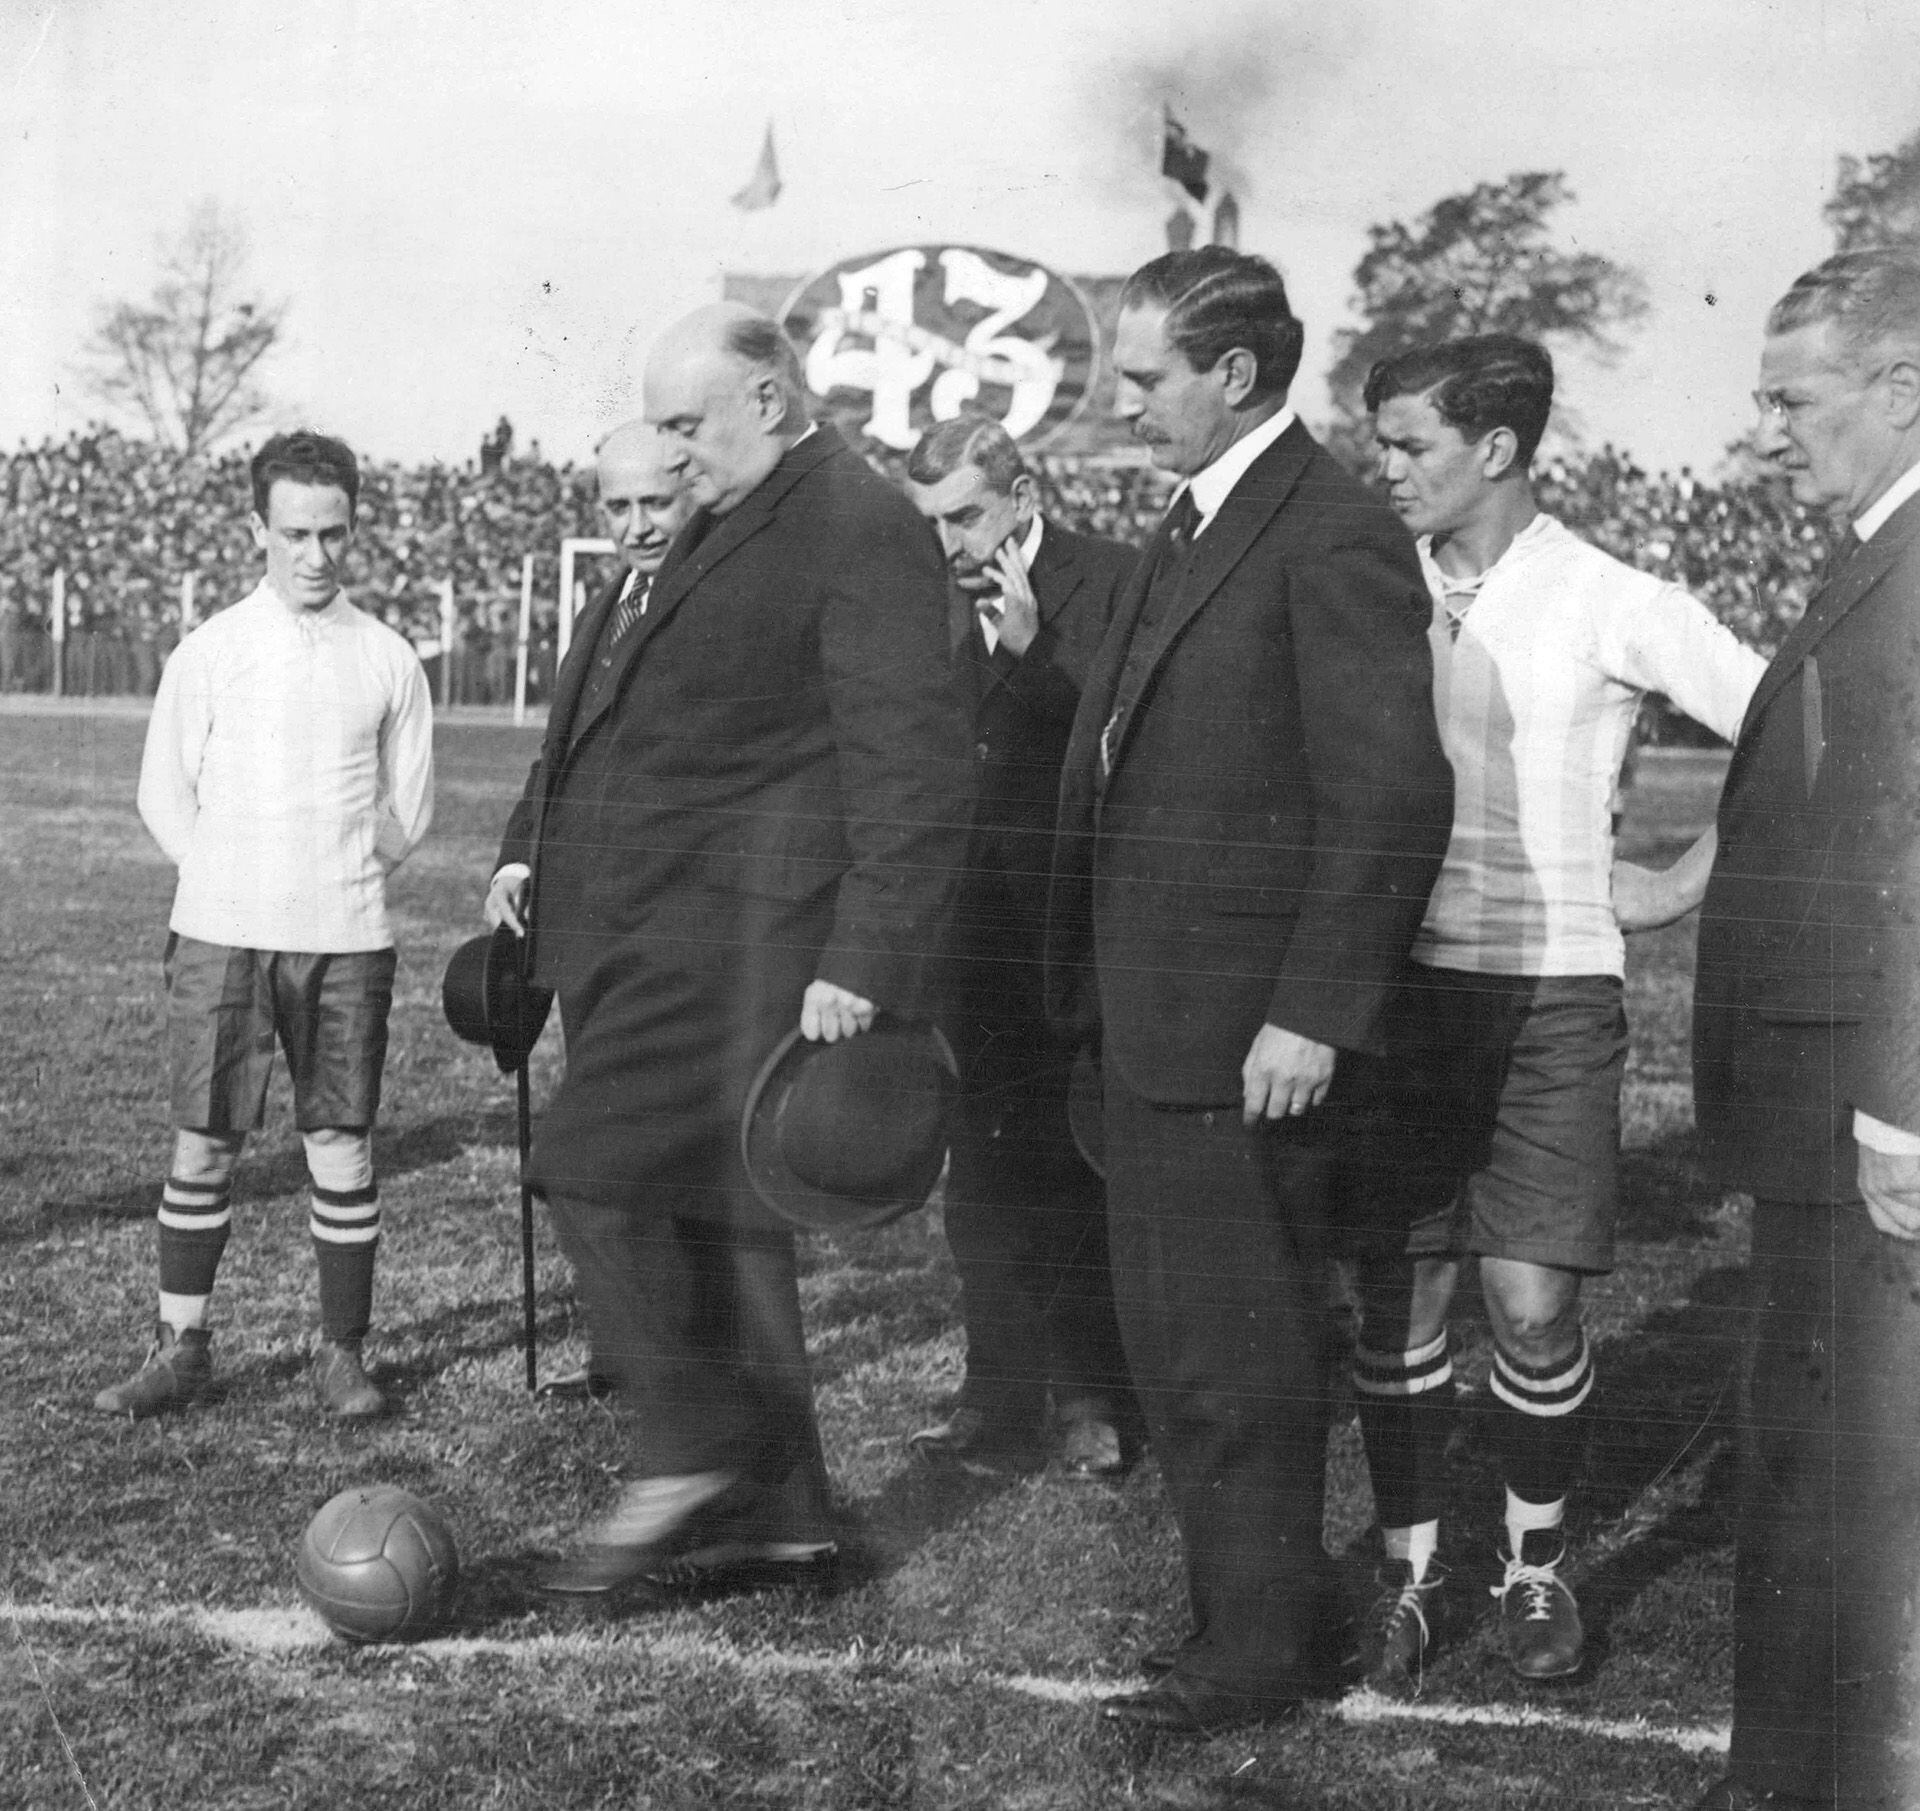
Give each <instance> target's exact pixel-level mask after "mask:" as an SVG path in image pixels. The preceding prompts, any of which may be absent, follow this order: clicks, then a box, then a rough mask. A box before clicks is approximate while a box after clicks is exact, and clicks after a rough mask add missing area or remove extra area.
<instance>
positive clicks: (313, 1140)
mask: <svg viewBox="0 0 1920 1811" xmlns="http://www.w3.org/2000/svg"><path fill="white" fill-rule="evenodd" d="M300 1139H301V1142H302V1143H303V1144H304V1145H305V1146H306V1151H307V1174H308V1175H310V1176H311V1177H312V1178H313V1180H314V1182H315V1183H316V1184H318V1185H319V1186H320V1187H321V1188H324V1189H333V1190H336V1191H338V1192H342V1193H344V1192H347V1191H349V1190H353V1189H364V1188H370V1187H372V1185H373V1129H372V1127H370V1126H318V1127H315V1128H314V1129H313V1130H312V1131H309V1132H302V1133H301V1134H300Z"/></svg>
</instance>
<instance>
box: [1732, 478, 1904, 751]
mask: <svg viewBox="0 0 1920 1811" xmlns="http://www.w3.org/2000/svg"><path fill="white" fill-rule="evenodd" d="M1916 537H1920V497H1911V498H1909V499H1908V500H1907V501H1906V502H1905V503H1903V504H1901V505H1900V507H1899V508H1898V509H1896V510H1895V511H1894V512H1893V514H1892V516H1891V517H1890V518H1889V519H1888V520H1887V521H1886V523H1885V524H1883V525H1882V527H1881V530H1880V532H1879V533H1878V534H1877V535H1875V536H1874V537H1873V539H1872V540H1871V541H1868V542H1866V543H1864V544H1863V545H1862V546H1860V547H1857V548H1855V549H1854V552H1853V557H1852V558H1851V559H1849V560H1847V561H1846V563H1845V564H1844V565H1842V566H1841V568H1840V570H1839V571H1838V572H1836V573H1835V574H1834V575H1833V577H1832V578H1831V579H1829V580H1828V581H1827V583H1826V584H1825V585H1823V586H1822V587H1821V588H1820V590H1819V591H1818V592H1816V593H1815V594H1814V598H1813V601H1812V602H1811V603H1810V604H1808V605H1807V611H1806V614H1805V615H1804V616H1802V617H1801V619H1800V620H1799V621H1798V622H1797V623H1795V624H1794V626H1793V630H1792V632H1791V633H1790V634H1789V635H1788V636H1787V639H1786V640H1785V641H1783V642H1782V643H1781V644H1780V652H1779V653H1777V654H1776V655H1774V657H1773V661H1772V664H1771V665H1769V666H1768V668H1767V670H1766V672H1765V673H1763V674H1762V675H1761V677H1760V684H1759V685H1758V687H1756V688H1755V691H1754V694H1753V698H1752V701H1751V702H1750V703H1749V704H1748V706H1747V715H1746V720H1745V722H1744V723H1743V724H1742V725H1741V735H1742V738H1743V739H1744V737H1745V735H1746V732H1747V729H1748V727H1749V726H1751V725H1752V724H1755V723H1758V722H1759V720H1760V713H1761V712H1762V711H1764V710H1765V709H1766V707H1767V706H1768V705H1769V704H1771V703H1772V702H1773V700H1774V699H1775V698H1776V697H1777V696H1778V695H1779V693H1780V689H1781V688H1782V687H1783V686H1784V685H1785V684H1786V683H1787V681H1788V680H1789V679H1790V678H1792V676H1793V675H1794V674H1795V673H1796V672H1798V671H1799V670H1800V668H1801V666H1802V665H1803V664H1804V663H1805V662H1806V659H1807V657H1808V655H1810V654H1811V653H1812V652H1813V650H1814V649H1815V648H1816V647H1818V646H1819V645H1820V643H1821V642H1822V641H1823V640H1824V639H1825V638H1826V637H1827V636H1828V635H1829V634H1831V633H1832V631H1833V629H1834V626H1835V625H1836V624H1837V623H1839V622H1840V621H1841V619H1842V618H1843V617H1845V616H1846V615H1847V613H1848V612H1849V611H1850V610H1852V609H1853V608H1854V607H1855V606H1856V605H1857V604H1859V603H1860V601H1861V600H1862V599H1863V598H1864V597H1865V596H1866V595H1867V593H1868V592H1870V591H1871V590H1872V589H1873V588H1874V586H1875V585H1877V584H1879V582H1880V581H1881V580H1882V579H1883V578H1885V577H1886V576H1887V574H1888V573H1889V572H1890V571H1892V570H1893V567H1894V564H1895V562H1896V561H1897V560H1898V559H1899V558H1900V556H1901V555H1902V554H1903V553H1905V552H1906V550H1907V547H1908V545H1909V543H1911V542H1912V541H1913V540H1914V539H1915V538H1916Z"/></svg>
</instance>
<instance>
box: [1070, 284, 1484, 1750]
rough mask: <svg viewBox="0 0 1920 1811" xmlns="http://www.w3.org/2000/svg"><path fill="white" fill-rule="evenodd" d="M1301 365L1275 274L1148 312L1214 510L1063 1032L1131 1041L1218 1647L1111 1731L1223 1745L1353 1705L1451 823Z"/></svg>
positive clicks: (1412, 624) (1151, 1373)
mask: <svg viewBox="0 0 1920 1811" xmlns="http://www.w3.org/2000/svg"><path fill="white" fill-rule="evenodd" d="M1301 339H1302V331H1301V327H1300V323H1299V321H1298V320H1297V319H1295V317H1294V315H1293V313H1292V310H1291V309H1290V308H1289V306H1288V304H1287V295H1286V289H1285V286H1284V285H1283V284H1282V282H1281V280H1280V276H1279V274H1278V272H1276V271H1275V270H1274V268H1273V266H1272V265H1271V264H1269V263H1268V262H1267V261H1266V260H1265V259H1263V258H1256V257H1249V256H1245V255H1243V254H1241V253H1238V252H1231V251H1228V250H1226V249H1224V248H1222V247H1219V246H1209V247H1206V248H1204V249H1201V250H1195V251H1191V252H1174V253H1169V254H1168V255H1167V256H1165V257H1162V258H1157V259H1155V260H1154V261H1153V262H1152V263H1151V264H1148V265H1146V266H1145V267H1144V268H1142V269H1141V270H1138V271H1136V272H1135V273H1134V274H1133V276H1132V277H1130V278H1129V279H1128V281H1127V285H1126V288H1125V290H1124V291H1123V292H1122V297H1121V310H1120V322H1119V331H1118V336H1117V342H1116V346H1115V353H1114V362H1115V364H1116V366H1117V367H1118V371H1119V401H1118V406H1119V410H1120V413H1121V414H1122V415H1123V416H1124V417H1125V418H1126V419H1127V420H1129V421H1130V422H1131V423H1132V424H1133V431H1134V434H1135V436H1136V437H1137V438H1138V439H1140V440H1141V441H1143V442H1144V443H1145V444H1146V445H1147V446H1148V448H1149V449H1150V450H1151V452H1152V454H1153V458H1154V460H1155V463H1157V464H1159V465H1162V466H1165V467H1167V468H1168V469H1170V470H1172V471H1175V472H1178V473H1179V474H1180V475H1181V476H1182V477H1183V478H1184V479H1185V480H1186V484H1185V485H1184V487H1183V490H1182V492H1181V495H1180V496H1179V497H1178V498H1177V499H1176V501H1175V503H1174V506H1173V508H1172V510H1171V511H1170V512H1169V514H1168V518H1167V520H1166V521H1165V522H1164V523H1163V524H1162V525H1161V527H1160V529H1159V531H1158V532H1157V533H1156V534H1155V536H1154V539H1153V541H1152V543H1151V544H1150V545H1149V547H1148V549H1147V552H1146V554H1145V556H1144V558H1143V560H1142V564H1141V571H1140V573H1139V575H1138V576H1137V577H1136V578H1135V580H1134V582H1133V583H1132V585H1131V586H1130V587H1129V588H1128V591H1127V594H1126V596H1125V598H1124V599H1123V600H1122V602H1121V605H1120V608H1119V612H1118V614H1117V615H1116V617H1115V619H1114V624H1113V628H1112V630H1111V631H1110V632H1109V634H1108V636H1107V639H1106V641H1105V643H1104V644H1103V645H1102V647H1101V650H1100V655H1099V658H1098V659H1097V660H1096V661H1095V663H1094V668H1093V671H1092V673H1091V674H1090V675H1089V677H1088V680H1087V684H1086V688H1085V690H1084V691H1083V692H1082V693H1081V697H1080V708H1079V712H1078V715H1077V717H1076V718H1075V721H1074V728H1073V741H1072V745H1071V747H1070V748H1069V751H1068V755H1067V762H1066V767H1065V771H1064V776H1063V780H1062V792H1061V823H1060V835H1059V846H1058V849H1057V851H1056V858H1055V861H1056V872H1055V885H1054V898H1053V906H1052V914H1051V922H1050V925H1049V946H1048V962H1049V970H1050V979H1049V987H1050V990H1051V991H1052V994H1053V1000H1054V1004H1055V1007H1056V1010H1057V1011H1059V1012H1061V1013H1064V1014H1065V1015H1066V1016H1067V1017H1068V1019H1069V1020H1070V1021H1072V1022H1077V1023H1078V1024H1079V1025H1080V1026H1081V1027H1082V1028H1083V1029H1086V1030H1089V1031H1090V1030H1092V1029H1093V1027H1094V1024H1095V1022H1096V1021H1097V1024H1098V1027H1099V1031H1100V1036H1101V1040H1102V1042H1101V1049H1102V1072H1103V1080H1104V1087H1105V1144H1106V1168H1107V1213H1108V1237H1109V1240H1110V1242H1111V1246H1112V1257H1113V1273H1114V1294H1115V1298H1116V1303H1117V1306H1118V1308H1119V1313H1120V1326H1121V1331H1122V1333H1123V1334H1124V1336H1125V1340H1126V1351H1127V1358H1128V1362H1129V1365H1130V1368H1131V1370H1132V1374H1133V1380H1134V1384H1135V1387H1136V1388H1137V1389H1138V1391H1139V1392H1140V1396H1141V1400H1142V1405H1143V1407H1144V1409H1145V1411H1146V1418H1147V1428H1148V1435H1149V1438H1150V1440H1151V1443H1152V1446H1153V1449H1154V1452H1155V1455H1156V1456H1157V1458H1158V1459H1159V1462H1160V1466H1161V1470H1162V1472H1163V1474H1164V1475H1165V1478H1166V1481H1167V1487H1168V1490H1169V1492H1170V1494H1171V1496H1172V1499H1173V1505H1174V1513H1175V1516H1176V1518H1177V1520H1178V1522H1179V1526H1180V1533H1181V1538H1182V1541H1183V1543H1184V1546H1185V1551H1186V1562H1187V1578H1188V1586H1189V1594H1190V1599H1191V1609H1192V1619H1193V1627H1192V1631H1191V1633H1190V1634H1189V1635H1188V1637H1187V1639H1186V1641H1185V1642H1184V1643H1183V1644H1182V1645H1181V1646H1180V1647H1179V1648H1178V1649H1177V1651H1175V1652H1173V1653H1172V1654H1169V1655H1165V1656H1161V1657H1160V1658H1161V1659H1163V1660H1164V1661H1165V1663H1166V1670H1165V1672H1164V1676H1163V1677H1162V1678H1160V1679H1159V1680H1158V1681H1157V1683H1155V1684H1154V1685H1153V1686H1152V1687H1151V1688H1150V1689H1148V1690H1145V1691H1141V1692H1133V1693H1128V1694H1125V1695H1123V1696H1121V1697H1118V1698H1110V1699H1108V1700H1107V1702H1106V1706H1105V1711H1106V1714H1107V1715H1108V1716H1110V1717H1114V1718H1117V1719H1120V1720H1123V1721H1126V1722H1130V1723H1135V1724H1142V1725H1146V1726H1149V1727H1154V1728H1160V1729H1168V1730H1175V1731H1181V1732H1191V1733H1197V1732H1200V1731H1204V1730H1208V1729H1213V1728H1218V1727H1223V1726H1226V1725H1230V1724H1233V1723H1238V1722H1245V1721H1250V1720H1254V1719H1260V1718H1271V1717H1276V1716H1280V1715H1284V1714H1287V1713H1288V1712H1290V1711H1291V1710H1292V1709H1294V1708H1295V1707H1297V1705H1298V1704H1299V1702H1300V1700H1301V1699H1302V1698H1303V1697H1304V1696H1305V1695H1306V1694H1307V1693H1309V1692H1310V1691H1312V1690H1314V1689H1316V1688H1317V1687H1319V1686H1321V1685H1322V1684H1323V1683H1324V1682H1325V1673H1324V1660H1325V1655H1324V1642H1325V1638H1326V1636H1327V1633H1328V1632H1329V1624H1330V1622H1331V1613H1330V1612H1331V1598H1332V1590H1331V1578H1330V1572H1331V1568H1330V1565H1329V1562H1328V1560H1327V1556H1326V1552H1325V1549H1324V1547H1323V1545H1322V1542H1321V1519H1322V1510H1323V1505H1324V1497H1325V1469H1326V1433H1327V1394H1326V1381H1325V1372H1324V1360H1323V1354H1322V1335H1323V1332H1324V1326H1325V1318H1326V1301H1327V1287H1326V1284H1327V1276H1326V1268H1327V1262H1328V1257H1329V1248H1330V1243H1331V1233H1332V1225H1331V1216H1330V1212H1329V1203H1328V1189H1329V1168H1330V1159H1331V1155H1332V1152H1331V1149H1330V1144H1331V1126H1330V1124H1329V1123H1328V1122H1329V1115H1330V1114H1331V1113H1332V1112H1334V1111H1336V1110H1337V1098H1336V1100H1335V1104H1334V1105H1329V1104H1328V1103H1329V1100H1330V1093H1331V1094H1332V1095H1333V1096H1335V1097H1337V1095H1338V1093H1339V1092H1340V1091H1341V1090H1342V1086H1343V1084H1342V1071H1343V1070H1344V1069H1345V1068H1346V1067H1347V1055H1348V1053H1351V1052H1366V1051H1369V1050H1373V1049H1375V1048H1376V1046H1377V1038H1378V1030H1379V1025H1380V1021H1381V1014H1382V1008H1383V1006H1384V1005H1385V1003H1386V999H1387V996H1388V993H1389V990H1390V984H1391V980H1392V977H1393V976H1394V975H1395V973H1396V972H1397V971H1398V970H1399V968H1400V966H1401V964H1402V963H1403V962H1404V961H1405V959H1406V955H1407V950H1408V947H1409V945H1410V944H1411V942H1412V940H1413V935H1414V932H1415V930H1416V929H1417V928H1418V926H1419V923H1420V918H1421V914H1422V911H1423V909H1424V907H1425V905H1426V898H1427V891H1428V888H1429V887H1430V886H1431V885H1432V882H1433V878H1434V875H1435V873H1436V872H1437V870H1438V867H1439V863H1440V857H1441V854H1442V852H1443V851H1444V849H1445V847H1446V841H1447V831H1448V826H1449V823H1450V820H1451V812H1452V777H1451V773H1450V771H1449V769H1448V766H1447V761H1446V757H1445V756H1444V755H1443V754H1442V752H1441V749H1440V743H1439V737H1438V734H1437V732H1436V729H1435V725H1434V718H1433V704H1432V690H1431V688H1432V682H1433V673H1432V663H1431V660H1430V657H1429V654H1428V650H1427V641H1426V629H1427V620H1428V604H1427V598H1426V588H1425V585H1424V583H1423V581H1422V579H1421V576H1420V567H1419V563H1418V561H1417V560H1416V558H1415V555H1414V548H1413V542H1412V540H1411V538H1410V537H1409V536H1408V534H1407V531H1406V530H1405V529H1404V528H1403V527H1402V526H1401V525H1400V523H1399V522H1398V521H1397V520H1395V518H1394V516H1393V514H1392V512H1391V511H1390V510H1388V509H1387V507H1386V505H1385V504H1384V503H1383V502H1381V501H1380V500H1379V499H1377V498H1376V497H1374V496H1372V495H1371V494H1370V493H1369V492H1367V491H1366V490H1365V489H1363V488H1362V487H1361V486H1360V485H1359V484H1358V483H1357V482H1355V481H1354V480H1353V479H1352V478H1350V477H1349V476H1348V475H1347V474H1346V473H1345V472H1344V471H1342V470H1341V469H1340V467H1339V466H1337V465H1336V464H1335V463H1334V462H1333V461H1332V460H1331V459H1330V458H1328V457H1327V455H1326V454H1325V453H1324V452H1323V451H1322V450H1321V449H1320V447H1319V446H1318V445H1317V444H1316V443H1315V442H1314V440H1313V439H1312V437H1311V436H1310V435H1309V434H1308V433H1307V431H1306V430H1305V428H1303V427H1302V426H1301V425H1300V423H1299V422H1298V420H1297V419H1296V418H1295V416H1294V413H1293V411H1292V409H1291V408H1289V407H1288V404H1287V387H1288V385H1289V384H1290V383H1291V382H1292V379H1293V375H1294V372H1295V370H1296V369H1297V368H1298V365H1299V359H1300V345H1301ZM1089 970H1090V971H1091V972H1090V973H1089Z"/></svg>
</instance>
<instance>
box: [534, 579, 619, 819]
mask: <svg viewBox="0 0 1920 1811" xmlns="http://www.w3.org/2000/svg"><path fill="white" fill-rule="evenodd" d="M626 582H627V575H626V574H625V573H624V572H623V573H622V574H621V575H620V577H619V578H617V579H615V580H614V581H613V583H612V584H610V585H609V586H607V588H606V589H605V590H604V591H602V592H601V593H600V595H599V596H598V597H597V598H596V599H594V601H593V603H592V604H590V605H589V606H588V607H587V609H586V610H585V612H583V614H582V615H581V618H580V620H579V621H578V622H577V623H575V624H574V625H573V641H572V646H571V647H570V648H569V650H568V653H569V655H571V654H572V652H573V650H574V649H578V650H579V658H578V659H571V658H570V659H567V660H564V661H562V662H561V663H560V671H559V673H558V675H557V676H556V679H555V683H554V691H553V705H552V708H551V709H550V710H549V712H548V715H547V738H548V740H549V741H550V742H551V743H552V744H553V746H554V748H555V749H556V750H557V751H558V752H559V754H560V756H561V757H562V759H564V757H565V754H566V751H567V750H568V749H569V748H571V747H572V746H573V744H574V743H575V742H576V741H577V740H578V737H577V736H576V735H575V733H574V721H573V719H574V713H575V712H576V711H578V710H579V708H580V694H581V693H582V692H583V691H585V690H586V685H587V675H588V674H589V673H591V672H592V670H593V651H594V649H596V648H597V647H599V645H600V637H601V636H602V635H603V634H605V633H606V626H607V618H608V617H609V616H611V615H612V614H613V611H614V606H615V605H616V604H618V603H619V601H620V593H621V592H622V591H624V590H625V589H626ZM582 727H584V726H582ZM558 766H559V763H558V762H550V763H549V764H548V788H549V790H551V789H552V783H553V781H554V779H556V778H557V777H558V774H557V769H558Z"/></svg>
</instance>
